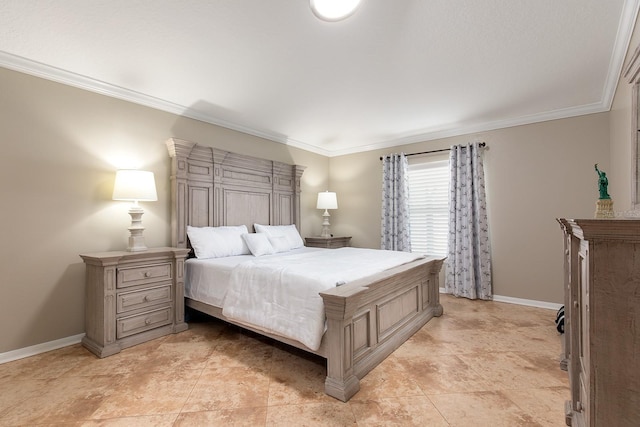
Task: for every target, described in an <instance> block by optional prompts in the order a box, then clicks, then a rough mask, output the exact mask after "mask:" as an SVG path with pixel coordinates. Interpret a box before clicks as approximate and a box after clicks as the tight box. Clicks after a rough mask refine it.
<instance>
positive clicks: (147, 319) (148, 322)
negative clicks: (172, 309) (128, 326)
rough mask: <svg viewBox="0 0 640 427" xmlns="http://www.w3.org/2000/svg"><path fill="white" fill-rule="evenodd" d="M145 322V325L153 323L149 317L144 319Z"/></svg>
mask: <svg viewBox="0 0 640 427" xmlns="http://www.w3.org/2000/svg"><path fill="white" fill-rule="evenodd" d="M144 324H145V325H150V324H151V319H149V318H148V317H147V318H146V319H144Z"/></svg>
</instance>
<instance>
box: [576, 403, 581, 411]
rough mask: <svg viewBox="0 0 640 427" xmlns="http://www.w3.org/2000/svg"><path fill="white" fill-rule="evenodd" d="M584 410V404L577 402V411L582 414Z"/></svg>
mask: <svg viewBox="0 0 640 427" xmlns="http://www.w3.org/2000/svg"><path fill="white" fill-rule="evenodd" d="M582 409H583V408H582V402H580V401H577V402H576V411H578V412H582Z"/></svg>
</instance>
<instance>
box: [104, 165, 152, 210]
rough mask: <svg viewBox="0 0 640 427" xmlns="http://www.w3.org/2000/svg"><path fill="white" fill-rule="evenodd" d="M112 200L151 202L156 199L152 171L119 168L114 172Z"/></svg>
mask: <svg viewBox="0 0 640 427" xmlns="http://www.w3.org/2000/svg"><path fill="white" fill-rule="evenodd" d="M113 200H134V201H143V202H145V201H146V202H153V201H156V200H158V195H157V194H156V181H155V179H154V177H153V172H148V171H139V170H131V169H121V170H119V171H117V172H116V182H115V185H114V186H113Z"/></svg>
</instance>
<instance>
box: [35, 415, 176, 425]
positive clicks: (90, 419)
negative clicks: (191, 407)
mask: <svg viewBox="0 0 640 427" xmlns="http://www.w3.org/2000/svg"><path fill="white" fill-rule="evenodd" d="M165 415H166V416H168V415H173V416H174V419H173V422H172V423H171V424H175V422H176V420H177V419H178V416H179V415H180V413H179V412H158V413H153V414H136V415H122V416H118V417H107V418H93V417H84V418H78V419H76V420H74V421H73V422H74V423H80V422H81V423H85V422H98V423H100V422H110V421H113V420H122V419H134V418H148V417H158V416H165ZM68 424H69V423H68V422H67V423H57V424H56V423H54V424H51V423H47V424H44V425H46V426H55V425H60V426H65V425H68ZM34 425H38V424H34Z"/></svg>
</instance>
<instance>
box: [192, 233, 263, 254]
mask: <svg viewBox="0 0 640 427" xmlns="http://www.w3.org/2000/svg"><path fill="white" fill-rule="evenodd" d="M247 232H248V230H247V226H245V225H238V226H227V227H192V226H190V225H188V226H187V236H189V241H190V242H191V247H192V248H193V250H194V252H195V254H196V257H197V258H201V259H205V258H221V257H227V256H235V255H248V254H250V253H251V252H249V247H248V246H247V244H246V243H245V241H244V240H243V239H242V235H243V234H246V233H247Z"/></svg>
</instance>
